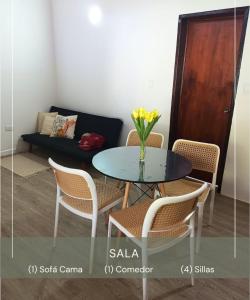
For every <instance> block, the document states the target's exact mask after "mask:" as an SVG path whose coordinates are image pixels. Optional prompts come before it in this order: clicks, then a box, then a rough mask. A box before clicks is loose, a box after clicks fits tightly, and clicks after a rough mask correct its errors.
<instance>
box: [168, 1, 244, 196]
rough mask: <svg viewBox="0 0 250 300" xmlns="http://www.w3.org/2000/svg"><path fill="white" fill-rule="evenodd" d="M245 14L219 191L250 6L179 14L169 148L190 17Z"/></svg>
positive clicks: (170, 146)
mask: <svg viewBox="0 0 250 300" xmlns="http://www.w3.org/2000/svg"><path fill="white" fill-rule="evenodd" d="M234 14H236V15H239V14H240V15H243V24H242V32H241V38H240V45H239V53H238V57H237V65H236V72H235V78H234V81H233V86H232V88H233V90H234V92H233V95H232V99H231V103H232V104H231V107H230V112H229V122H228V127H227V133H226V137H225V140H226V142H225V146H224V149H221V157H220V166H219V169H218V175H217V185H218V191H219V192H220V190H221V184H222V178H223V173H224V168H225V163H226V156H227V149H228V142H229V136H230V130H231V125H232V118H233V111H234V104H235V97H236V93H237V86H238V81H239V75H240V66H241V60H242V54H243V48H244V42H245V36H246V29H247V21H248V15H249V6H243V7H236V8H227V9H220V10H212V11H205V12H198V13H190V14H183V15H179V20H178V34H177V46H176V54H175V68H174V80H173V92H172V104H171V115H170V129H169V140H168V148H169V149H172V146H173V144H174V141H175V140H176V131H175V127H176V126H175V125H176V124H177V120H178V111H179V100H180V95H181V85H182V75H183V66H184V58H185V44H186V37H187V23H188V20H189V19H190V18H202V17H204V18H206V17H208V16H218V17H220V16H232V15H234Z"/></svg>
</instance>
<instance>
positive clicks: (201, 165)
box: [164, 139, 220, 252]
mask: <svg viewBox="0 0 250 300" xmlns="http://www.w3.org/2000/svg"><path fill="white" fill-rule="evenodd" d="M173 151H174V152H176V153H178V154H180V155H182V156H184V157H186V158H187V159H189V160H190V161H191V162H192V167H193V169H194V170H199V171H206V172H209V173H212V175H213V178H212V182H211V183H209V186H208V187H207V189H206V190H205V191H204V192H203V193H202V195H201V196H200V197H199V201H198V229H197V243H196V251H197V252H198V251H199V249H200V237H201V231H202V222H203V209H204V204H205V202H206V199H207V198H208V195H209V193H210V191H211V202H210V215H209V224H210V225H211V224H212V219H213V209H214V198H215V189H216V177H217V169H218V162H219V157H220V148H219V147H218V146H217V145H214V144H208V143H200V142H195V141H189V140H183V139H180V140H176V141H175V143H174V145H173ZM203 183H204V181H201V180H198V179H195V178H191V177H186V178H185V179H181V180H177V181H172V182H167V183H164V190H165V195H166V196H179V195H182V194H186V193H191V192H192V191H194V190H196V189H197V188H199V187H200V186H201V185H202V184H203Z"/></svg>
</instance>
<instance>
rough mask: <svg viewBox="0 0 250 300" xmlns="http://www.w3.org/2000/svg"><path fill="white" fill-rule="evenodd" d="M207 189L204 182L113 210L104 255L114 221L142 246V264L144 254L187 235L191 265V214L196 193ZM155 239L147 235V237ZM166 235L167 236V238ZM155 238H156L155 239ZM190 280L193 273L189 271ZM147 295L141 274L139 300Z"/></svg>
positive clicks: (192, 221) (155, 251)
mask: <svg viewBox="0 0 250 300" xmlns="http://www.w3.org/2000/svg"><path fill="white" fill-rule="evenodd" d="M206 189H207V183H204V184H203V185H202V186H201V187H200V188H199V189H197V190H196V191H193V192H192V193H189V194H186V195H182V196H174V197H165V198H160V199H157V200H155V201H152V200H151V199H148V200H144V201H142V202H140V203H139V204H136V205H134V206H131V207H128V208H125V209H123V210H119V211H116V212H113V213H111V214H110V216H109V227H108V244H107V258H108V251H109V247H110V238H111V229H112V225H113V224H114V225H115V226H116V227H117V228H118V229H119V230H120V231H121V232H123V233H124V234H125V235H126V236H127V237H129V238H131V239H132V241H133V242H135V243H136V244H137V245H138V246H139V247H141V250H142V265H143V266H145V267H147V260H148V256H149V255H151V254H154V253H157V252H160V251H163V250H165V249H168V248H170V247H172V246H174V245H175V244H176V243H178V242H179V241H181V240H182V239H183V238H185V237H187V236H190V261H191V265H192V266H193V265H194V217H195V210H196V206H197V202H198V197H200V196H201V195H202V193H203V192H204V191H205V190H206ZM152 237H153V238H155V237H156V238H157V239H150V238H152ZM166 238H171V240H170V241H169V239H168V240H166ZM155 240H156V241H157V242H156V243H155ZM159 241H160V243H159ZM191 284H192V285H193V284H194V277H193V274H191ZM146 299H148V295H147V277H146V276H145V275H143V300H146Z"/></svg>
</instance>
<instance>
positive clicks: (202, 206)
mask: <svg viewBox="0 0 250 300" xmlns="http://www.w3.org/2000/svg"><path fill="white" fill-rule="evenodd" d="M203 208H204V204H199V206H198V228H197V240H196V253H198V252H199V251H200V242H201V241H200V239H201V231H202V222H203Z"/></svg>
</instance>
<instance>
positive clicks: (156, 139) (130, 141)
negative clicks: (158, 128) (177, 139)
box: [126, 129, 164, 148]
mask: <svg viewBox="0 0 250 300" xmlns="http://www.w3.org/2000/svg"><path fill="white" fill-rule="evenodd" d="M163 143H164V136H163V134H161V133H158V132H150V134H149V136H148V138H147V141H146V143H145V146H148V147H156V148H162V147H163ZM139 145H140V138H139V136H138V133H137V131H136V129H132V130H130V132H129V133H128V137H127V141H126V146H139Z"/></svg>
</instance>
